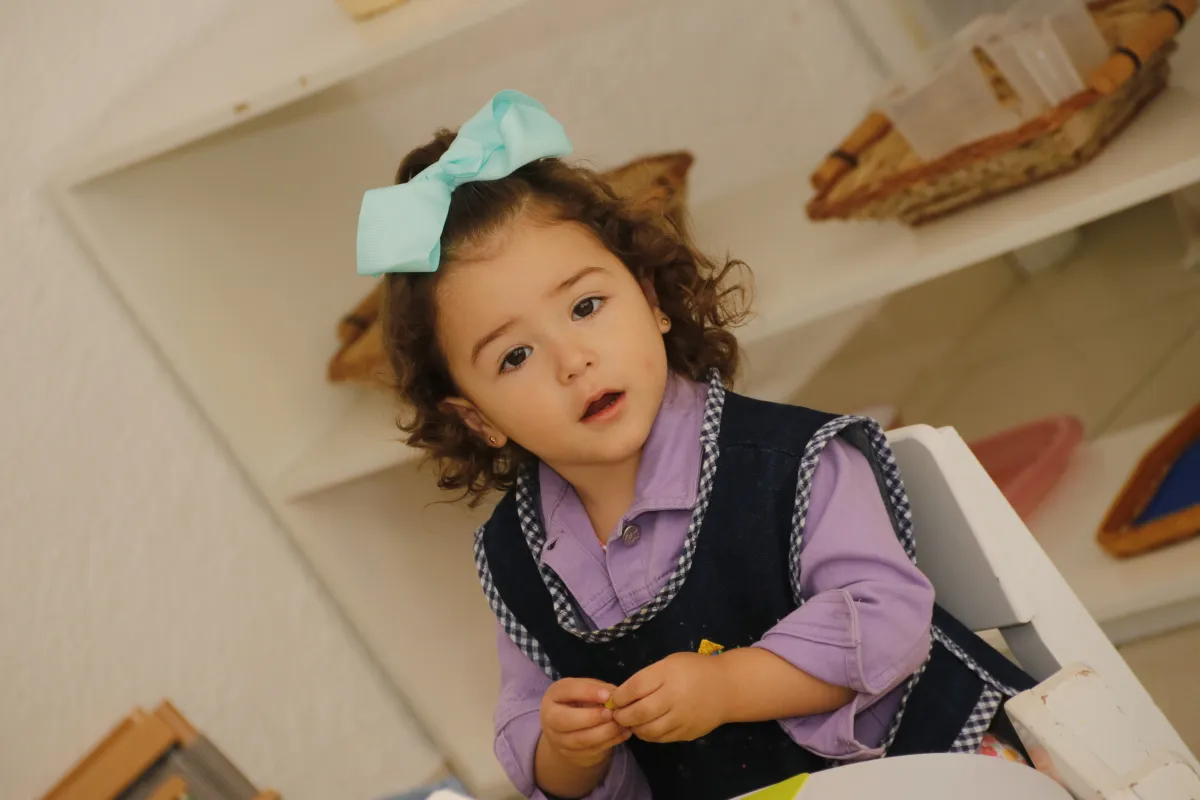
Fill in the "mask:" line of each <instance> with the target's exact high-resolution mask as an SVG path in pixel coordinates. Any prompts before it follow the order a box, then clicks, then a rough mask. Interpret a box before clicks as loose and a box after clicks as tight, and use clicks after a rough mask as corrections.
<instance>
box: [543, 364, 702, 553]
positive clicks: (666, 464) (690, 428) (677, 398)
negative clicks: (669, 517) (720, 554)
mask: <svg viewBox="0 0 1200 800" xmlns="http://www.w3.org/2000/svg"><path fill="white" fill-rule="evenodd" d="M707 396H708V387H707V386H706V385H705V384H703V383H696V382H695V381H691V380H688V379H687V378H685V377H683V376H681V375H677V374H675V373H674V372H671V373H670V374H669V376H668V379H667V386H666V389H665V390H664V392H663V399H662V403H661V405H660V406H659V408H658V414H657V415H656V416H655V418H654V423H653V424H652V425H651V426H650V434H649V435H648V436H647V437H646V442H645V444H644V445H643V446H642V459H641V462H640V463H639V464H638V473H637V481H636V483H635V485H634V494H633V503H632V505H630V507H629V511H627V512H626V513H625V518H626V519H632V518H633V517H636V516H638V515H639V514H643V513H646V512H648V511H669V510H686V509H690V508H692V507H693V506H694V505H695V504H696V495H697V492H698V490H699V483H700V457H701V452H702V451H701V445H700V428H701V426H702V425H703V422H704V404H705V399H706V398H707ZM538 483H539V487H540V493H541V498H540V502H541V507H542V518H543V519H544V520H545V523H546V537H547V544H549V542H551V541H554V540H555V539H557V538H558V536H559V535H561V534H562V533H564V532H565V531H566V530H568V529H571V528H574V527H576V526H578V525H579V524H580V518H581V512H583V504H582V503H581V502H580V500H579V497H578V495H576V494H575V490H574V489H573V488H572V487H571V484H569V483H567V481H566V480H565V479H563V477H562V476H560V475H559V474H558V473H557V472H555V471H554V470H553V469H551V468H550V467H549V466H548V465H547V464H546V463H545V462H542V463H540V464H539V465H538ZM582 519H583V520H587V514H586V512H583V513H582ZM587 527H588V528H590V524H589V525H588V526H587ZM589 533H590V531H589Z"/></svg>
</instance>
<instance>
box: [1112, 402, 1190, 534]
mask: <svg viewBox="0 0 1200 800" xmlns="http://www.w3.org/2000/svg"><path fill="white" fill-rule="evenodd" d="M1198 441H1200V405H1198V406H1196V407H1195V408H1193V409H1192V410H1191V411H1190V412H1188V413H1187V414H1185V415H1184V417H1183V419H1181V420H1180V421H1179V424H1177V425H1176V426H1175V427H1173V428H1172V429H1171V430H1170V431H1168V432H1167V434H1166V435H1165V436H1163V437H1162V438H1161V439H1160V440H1159V441H1158V442H1157V443H1156V444H1155V445H1154V447H1152V448H1151V449H1150V450H1149V451H1148V452H1147V453H1146V455H1145V456H1143V457H1142V459H1141V461H1140V462H1138V465H1137V467H1136V468H1135V469H1134V470H1133V472H1132V473H1131V474H1130V476H1129V479H1128V480H1127V481H1126V482H1125V486H1124V487H1123V488H1122V489H1121V493H1120V494H1119V495H1117V497H1116V499H1114V500H1113V503H1112V505H1111V506H1110V507H1109V509H1108V513H1107V514H1105V515H1104V521H1103V522H1102V523H1101V524H1100V530H1099V531H1098V532H1097V534H1096V540H1097V541H1098V542H1099V543H1100V546H1101V547H1103V548H1104V549H1105V550H1106V551H1107V552H1108V553H1109V554H1111V555H1114V556H1117V557H1118V558H1127V557H1129V556H1135V555H1138V554H1140V553H1145V552H1147V551H1149V550H1153V549H1156V548H1159V547H1165V546H1166V545H1169V544H1172V543H1174V542H1178V541H1181V540H1183V539H1186V538H1188V537H1191V536H1195V535H1196V534H1198V533H1200V504H1197V505H1193V506H1191V507H1190V508H1186V509H1184V510H1182V511H1178V512H1176V513H1174V514H1169V515H1167V516H1164V517H1161V518H1159V519H1155V520H1151V521H1150V522H1146V523H1144V524H1141V525H1139V524H1137V523H1136V520H1137V518H1138V517H1139V516H1140V515H1141V513H1142V512H1143V511H1144V510H1145V509H1146V506H1148V505H1149V504H1150V501H1151V500H1152V499H1153V498H1154V495H1155V493H1156V492H1157V491H1158V489H1159V487H1160V486H1161V485H1162V481H1163V479H1164V478H1165V477H1166V475H1167V473H1168V472H1169V471H1170V469H1171V465H1172V464H1174V463H1175V462H1176V461H1177V460H1178V459H1179V457H1180V456H1181V455H1182V454H1183V452H1184V450H1186V449H1187V448H1189V447H1191V446H1193V445H1195V444H1196V442H1198Z"/></svg>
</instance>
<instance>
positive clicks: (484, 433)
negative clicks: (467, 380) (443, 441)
mask: <svg viewBox="0 0 1200 800" xmlns="http://www.w3.org/2000/svg"><path fill="white" fill-rule="evenodd" d="M438 408H439V409H440V410H441V412H442V413H443V414H454V415H455V416H457V417H458V418H459V419H461V420H462V421H463V424H464V425H466V426H467V427H468V428H470V429H471V430H472V431H474V432H475V435H476V436H478V437H479V438H481V439H483V440H484V441H485V442H487V444H488V446H489V447H496V448H500V447H504V445H506V444H508V437H507V436H505V435H504V432H503V431H501V430H500V429H499V428H497V427H496V426H495V425H493V424H492V423H491V421H490V420H488V418H487V417H485V416H484V415H483V412H481V411H480V410H479V409H478V408H476V407H475V405H474V404H473V403H472V402H471V401H470V400H467V399H466V398H465V397H448V398H446V399H445V400H443V401H442V402H440V403H438Z"/></svg>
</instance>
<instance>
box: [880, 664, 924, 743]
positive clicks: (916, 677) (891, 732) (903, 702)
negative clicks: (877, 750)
mask: <svg viewBox="0 0 1200 800" xmlns="http://www.w3.org/2000/svg"><path fill="white" fill-rule="evenodd" d="M929 658H930V656H926V657H925V661H924V662H923V663H922V664H921V667H920V668H919V669H918V670H917V671H916V672H914V673H913V674H912V675H911V676H910V677H909V679H908V683H907V684H906V685H905V687H904V694H903V695H901V697H900V707H899V708H897V709H896V716H895V717H894V718H893V719H892V726H891V727H890V728H888V732H887V735H886V736H884V737H883V744H882V745H880V747H881V748H882V749H883V754H884V755H887V751H888V750H890V749H891V747H892V742H894V741H896V734H897V733H899V732H900V720H902V719H903V718H904V712H905V710H906V709H907V708H908V699H909V698H910V697H912V693H913V689H915V688H917V682H918V681H920V680H921V676H922V675H924V674H925V668H926V667H928V666H929Z"/></svg>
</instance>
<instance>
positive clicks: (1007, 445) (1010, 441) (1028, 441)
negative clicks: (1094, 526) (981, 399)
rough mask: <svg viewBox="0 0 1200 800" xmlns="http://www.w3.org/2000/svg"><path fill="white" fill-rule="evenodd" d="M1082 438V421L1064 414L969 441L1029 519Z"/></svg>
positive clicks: (1024, 516)
mask: <svg viewBox="0 0 1200 800" xmlns="http://www.w3.org/2000/svg"><path fill="white" fill-rule="evenodd" d="M1082 440H1083V423H1082V422H1080V421H1079V419H1078V418H1077V417H1073V416H1070V415H1067V414H1063V415H1058V416H1053V417H1045V418H1043V419H1039V420H1035V421H1033V422H1030V423H1028V424H1025V425H1020V426H1018V427H1016V428H1010V429H1008V430H1006V431H1001V432H1000V433H997V434H994V435H992V436H988V437H986V438H984V439H979V440H978V441H974V442H968V447H970V448H971V452H973V453H974V454H975V457H976V458H977V459H979V463H980V464H982V465H983V468H984V469H985V470H987V473H988V475H989V476H991V478H992V480H993V481H995V482H996V485H997V486H999V487H1000V491H1001V492H1002V493H1003V494H1004V497H1005V498H1006V499H1007V500H1008V502H1009V504H1010V505H1011V506H1012V507H1013V508H1014V509H1015V510H1016V512H1017V514H1018V515H1019V516H1020V517H1021V518H1022V519H1025V520H1027V519H1028V518H1029V516H1030V515H1031V514H1032V513H1033V512H1034V510H1036V509H1037V507H1038V506H1039V505H1041V503H1042V501H1043V500H1045V499H1046V496H1047V495H1049V494H1050V492H1051V490H1053V489H1054V487H1055V485H1057V484H1058V482H1059V480H1060V479H1061V478H1062V475H1063V473H1064V472H1065V471H1066V469H1067V464H1068V462H1069V461H1070V460H1071V454H1072V453H1074V452H1075V449H1076V448H1077V447H1078V446H1079V443H1080V442H1081V441H1082Z"/></svg>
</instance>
